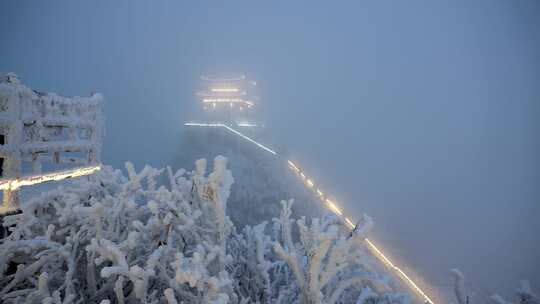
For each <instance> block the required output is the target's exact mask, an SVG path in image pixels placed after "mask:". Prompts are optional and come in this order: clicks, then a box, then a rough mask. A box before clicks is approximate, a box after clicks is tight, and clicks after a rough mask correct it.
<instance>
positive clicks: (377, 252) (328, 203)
mask: <svg viewBox="0 0 540 304" xmlns="http://www.w3.org/2000/svg"><path fill="white" fill-rule="evenodd" d="M184 125H185V126H192V127H211V128H224V129H226V130H228V131H230V132H231V133H233V134H235V135H238V136H240V137H242V138H243V139H245V140H247V141H249V142H251V143H253V144H255V145H256V146H258V147H259V148H261V149H262V150H264V151H266V152H269V153H271V154H272V155H275V156H279V155H278V153H277V152H275V151H274V150H272V149H270V148H269V147H267V146H265V145H263V144H261V143H259V142H257V141H255V140H254V139H252V138H250V137H248V136H246V135H244V134H242V133H241V132H239V131H237V130H235V129H233V128H231V127H230V126H228V125H226V124H222V123H194V122H190V123H185V124H184ZM286 161H287V164H288V167H289V168H290V169H291V170H292V171H293V172H294V173H296V175H297V176H299V177H300V179H302V181H303V183H304V186H306V187H307V188H309V189H310V190H312V191H313V192H314V193H315V194H316V195H317V196H318V197H319V198H320V200H321V203H322V204H323V205H324V206H325V207H326V208H327V209H329V210H330V211H332V212H333V213H334V214H335V215H336V216H338V217H340V218H341V219H343V221H344V222H345V223H346V224H347V226H348V227H349V228H350V229H351V230H353V231H354V230H356V228H357V227H358V226H359V225H357V224H355V223H354V222H353V221H352V220H351V219H350V218H349V217H347V216H346V215H345V214H344V212H343V211H342V210H341V208H340V207H339V206H338V205H337V204H336V203H335V202H333V201H332V200H330V199H329V198H328V196H327V195H326V193H325V192H323V191H322V190H321V189H320V188H319V187H317V186H316V185H315V183H314V182H313V179H311V178H310V177H309V176H307V175H306V173H305V172H304V171H303V170H302V169H300V167H299V166H298V165H297V164H295V163H294V162H293V161H291V160H286ZM363 220H368V221H369V220H370V219H369V218H368V219H363ZM364 241H365V243H366V244H367V248H368V249H369V250H370V252H371V253H372V254H373V255H374V256H375V257H376V258H377V259H378V260H380V261H381V262H382V263H383V264H384V265H385V266H386V267H387V268H388V269H390V270H391V271H392V272H393V273H395V275H396V276H397V277H398V278H399V279H400V280H401V281H402V282H404V283H405V284H406V286H408V287H409V288H410V289H411V290H412V291H414V293H415V294H417V295H418V296H419V297H420V298H421V299H422V301H424V303H428V304H434V302H433V300H432V299H431V298H430V297H429V296H428V295H427V294H426V293H425V292H424V291H423V290H422V289H421V288H420V287H419V286H418V284H417V283H416V282H415V281H414V280H413V279H412V278H411V277H410V276H409V275H407V274H406V273H405V271H403V270H402V269H401V268H400V267H398V266H397V265H396V264H395V263H394V262H392V261H391V260H390V258H388V257H387V256H386V255H385V254H384V253H383V251H382V250H381V249H380V248H378V247H377V246H376V245H375V244H374V243H373V242H372V241H371V240H370V239H368V238H367V237H366V238H364Z"/></svg>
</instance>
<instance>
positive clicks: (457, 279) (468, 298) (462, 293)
mask: <svg viewBox="0 0 540 304" xmlns="http://www.w3.org/2000/svg"><path fill="white" fill-rule="evenodd" d="M450 274H451V276H452V283H453V286H454V294H455V296H456V301H457V303H458V304H474V303H480V301H476V299H475V298H474V296H473V295H471V294H469V293H468V292H467V291H466V290H465V276H464V275H463V274H462V273H461V271H459V270H458V269H452V270H451V271H450ZM489 300H490V302H491V303H493V304H540V299H539V298H538V296H537V295H536V294H535V293H534V292H533V291H532V290H531V285H530V284H529V281H527V280H523V281H521V282H520V285H519V288H518V289H516V295H515V300H513V301H508V300H505V299H504V298H503V297H501V296H500V295H498V294H494V295H492V296H491V297H490V299H489Z"/></svg>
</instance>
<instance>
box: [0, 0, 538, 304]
mask: <svg viewBox="0 0 540 304" xmlns="http://www.w3.org/2000/svg"><path fill="white" fill-rule="evenodd" d="M179 2H180V1H165V2H160V3H159V4H158V3H156V2H154V1H152V2H150V1H146V2H143V1H92V4H90V2H86V3H82V2H79V1H54V2H53V1H10V2H7V1H4V2H2V3H0V71H2V72H8V71H12V72H15V73H17V74H19V75H20V76H21V78H22V81H23V83H25V84H27V85H28V86H30V87H32V88H35V89H40V90H43V91H54V92H57V93H59V94H65V95H88V94H89V93H90V92H93V91H98V92H101V93H103V94H104V96H105V98H106V106H105V114H106V119H107V123H106V139H105V145H104V162H105V163H107V164H111V165H114V166H116V167H120V166H122V164H123V162H124V161H126V160H131V161H133V162H135V163H136V165H137V166H139V168H140V166H142V165H143V164H145V163H149V164H151V165H154V166H164V165H167V164H169V163H173V159H174V157H175V156H176V155H178V153H179V152H181V151H182V149H186V148H185V147H181V146H180V140H179V138H180V136H181V129H182V123H183V122H184V121H185V120H186V119H188V118H189V112H190V109H191V108H192V107H193V106H194V105H195V98H194V94H193V93H194V88H196V87H197V79H198V77H199V75H201V74H207V73H219V72H239V73H246V74H247V75H248V76H250V77H251V78H253V79H255V80H257V82H258V84H259V90H260V95H261V97H262V101H261V102H262V105H261V108H262V109H263V111H264V116H265V119H266V124H267V126H268V127H269V128H270V133H272V134H274V136H275V137H276V138H277V140H278V141H279V142H281V143H282V144H283V146H286V147H287V149H288V150H289V151H290V154H291V156H292V157H293V158H294V159H295V160H296V161H298V162H299V163H300V164H302V166H303V167H304V168H305V169H306V170H307V171H308V172H311V173H312V175H313V176H315V180H316V181H318V182H319V184H321V185H324V188H326V189H327V191H329V192H332V193H334V195H335V197H336V200H337V201H339V202H340V203H341V204H343V205H344V206H346V209H347V210H351V212H354V213H355V214H359V213H361V212H365V213H368V214H370V215H371V216H372V217H373V218H374V219H375V222H376V226H375V231H374V238H375V239H376V240H379V242H380V243H381V245H382V247H383V248H386V249H387V250H389V252H391V253H392V256H394V257H395V258H396V259H397V260H398V261H400V262H401V263H405V264H407V265H409V266H410V267H411V268H413V269H414V272H416V273H417V274H418V275H419V276H421V277H422V278H423V279H424V280H426V281H427V282H429V283H432V284H434V285H448V282H449V281H448V273H447V272H448V269H449V268H452V267H458V268H460V269H461V270H462V271H463V272H464V273H465V275H466V276H467V279H468V281H469V283H468V285H469V286H470V287H471V288H472V289H473V290H475V291H476V292H479V293H481V294H490V293H492V292H495V291H498V292H500V291H501V290H502V292H504V293H506V294H509V293H510V292H512V291H513V290H514V288H515V286H516V285H517V283H518V280H519V279H521V278H529V279H530V280H531V283H532V284H533V286H534V287H535V288H536V291H537V292H540V271H539V270H540V236H539V232H540V220H539V219H538V218H539V214H540V207H539V205H540V182H539V180H540V176H539V175H540V170H539V168H540V166H539V159H538V155H539V152H540V136H539V130H540V129H539V121H540V120H539V115H540V3H539V2H537V1H446V2H443V1H399V2H398V1H395V2H386V1H369V2H364V1H351V2H335V3H331V2H330V1H321V2H313V1H309V2H307V1H306V2H297V3H294V4H293V3H290V1H265V2H262V1H238V2H233V1H193V2H187V1H182V2H181V3H179ZM233 174H234V172H233Z"/></svg>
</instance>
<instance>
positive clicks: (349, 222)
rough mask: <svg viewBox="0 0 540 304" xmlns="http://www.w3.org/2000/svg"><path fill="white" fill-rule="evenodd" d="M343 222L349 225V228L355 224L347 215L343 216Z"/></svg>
mask: <svg viewBox="0 0 540 304" xmlns="http://www.w3.org/2000/svg"><path fill="white" fill-rule="evenodd" d="M345 223H347V226H349V228H351V229H353V228H354V226H356V225H354V223H353V222H352V221H351V220H350V219H349V218H348V217H346V218H345Z"/></svg>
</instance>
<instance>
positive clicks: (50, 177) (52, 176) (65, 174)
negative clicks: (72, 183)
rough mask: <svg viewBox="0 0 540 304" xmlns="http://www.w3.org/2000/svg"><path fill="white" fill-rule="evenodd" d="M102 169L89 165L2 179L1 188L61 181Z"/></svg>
mask: <svg viewBox="0 0 540 304" xmlns="http://www.w3.org/2000/svg"><path fill="white" fill-rule="evenodd" d="M100 169H101V166H99V165H97V166H89V167H82V168H75V169H69V170H63V171H56V172H50V173H44V174H36V175H28V176H22V177H19V178H15V179H7V180H3V181H0V190H16V189H18V188H20V187H23V186H30V185H35V184H40V183H44V182H49V181H60V180H63V179H66V178H72V177H79V176H85V175H90V174H93V173H95V172H97V171H99V170H100Z"/></svg>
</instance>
